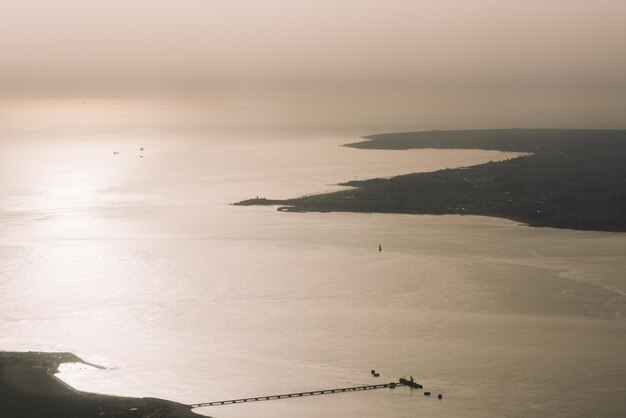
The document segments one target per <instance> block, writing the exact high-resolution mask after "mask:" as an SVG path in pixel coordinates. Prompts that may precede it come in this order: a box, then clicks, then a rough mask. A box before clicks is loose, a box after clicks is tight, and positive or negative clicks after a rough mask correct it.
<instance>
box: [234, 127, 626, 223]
mask: <svg viewBox="0 0 626 418" xmlns="http://www.w3.org/2000/svg"><path fill="white" fill-rule="evenodd" d="M364 138H365V139H366V141H363V142H356V143H352V144H347V145H346V146H348V147H353V148H360V149H385V150H407V149H423V148H438V149H482V150H497V151H509V152H523V153H528V154H527V155H526V156H522V157H518V158H514V159H510V160H506V161H500V162H489V163H486V164H481V165H476V166H472V167H467V168H456V169H446V170H440V171H435V172H430V173H414V174H407V175H402V176H397V177H392V178H389V179H371V180H364V181H349V182H346V183H341V185H344V186H352V188H351V189H349V190H342V191H339V192H333V193H326V194H319V195H312V196H302V197H298V198H293V199H285V200H276V199H266V198H256V199H249V200H244V201H241V202H238V203H236V205H278V206H279V208H278V209H279V210H281V211H286V212H331V211H333V212H367V213H408V214H433V215H444V214H461V215H481V216H494V217H501V218H507V219H512V220H516V221H519V222H523V223H526V224H528V225H531V226H546V227H556V228H568V229H579V230H598V231H616V232H625V231H626V130H570V129H494V130H466V131H424V132H408V133H391V134H381V135H372V136H367V137H364Z"/></svg>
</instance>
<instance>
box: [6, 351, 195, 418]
mask: <svg viewBox="0 0 626 418" xmlns="http://www.w3.org/2000/svg"><path fill="white" fill-rule="evenodd" d="M61 363H85V362H84V361H83V360H81V359H80V358H78V357H77V356H75V355H74V354H71V353H43V352H26V353H18V352H0V416H2V417H3V418H68V417H75V418H92V417H93V418H96V417H97V418H103V417H104V418H107V417H109V418H113V417H116V418H118V417H119V418H139V417H142V418H143V417H151V418H198V417H201V415H198V414H195V413H193V412H192V411H191V408H190V407H189V406H187V405H183V404H179V403H176V402H171V401H167V400H164V399H157V398H127V397H119V396H109V395H99V394H95V393H86V392H80V391H77V390H75V389H73V388H71V387H70V386H68V385H66V384H64V383H63V382H61V381H60V380H59V379H57V378H56V377H55V376H54V374H55V373H56V372H57V371H58V367H59V365H60V364H61ZM85 364H89V363H85ZM92 366H95V365H92ZM95 367H97V366H95Z"/></svg>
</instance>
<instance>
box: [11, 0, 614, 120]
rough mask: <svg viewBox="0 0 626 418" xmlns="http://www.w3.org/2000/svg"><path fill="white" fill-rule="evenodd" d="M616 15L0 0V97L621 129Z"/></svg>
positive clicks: (190, 0)
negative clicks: (362, 110) (311, 100)
mask: <svg viewBox="0 0 626 418" xmlns="http://www.w3.org/2000/svg"><path fill="white" fill-rule="evenodd" d="M624 16H626V3H625V2H623V1H619V0H601V1H595V2H591V1H564V0H549V1H526V2H519V1H494V0H476V1H472V2H467V1H464V0H446V1H419V2H418V1H408V0H393V1H388V2H381V1H374V0H359V1H357V0H343V1H328V0H321V1H320V0H316V1H312V0H303V1H298V2H290V1H284V0H265V1H256V0H245V1H244V0H240V1H226V0H213V1H201V0H186V1H182V2H181V1H176V2H175V1H173V0H157V1H147V0H136V1H133V2H122V1H108V2H105V1H101V0H90V1H79V0H58V1H54V2H50V1H43V0H24V1H20V2H15V1H4V2H3V5H2V14H1V15H0V27H2V31H3V36H2V37H0V59H1V61H2V65H1V66H0V91H1V92H2V93H1V95H0V98H5V99H6V98H15V97H136V96H146V95H148V96H164V97H171V96H189V95H192V96H196V97H197V96H203V97H218V96H219V97H222V96H227V97H240V96H244V97H248V98H249V97H261V96H264V97H267V96H268V94H269V95H270V96H273V97H274V98H276V97H278V98H279V99H277V100H279V101H281V100H282V101H283V102H285V103H288V104H287V105H286V106H290V104H289V103H292V102H293V100H292V99H291V98H290V97H295V96H307V95H308V96H313V97H315V100H317V101H318V102H321V103H337V102H338V101H339V102H341V100H344V99H345V100H346V101H347V102H350V101H351V102H363V101H367V100H370V101H372V102H375V101H379V102H380V101H384V103H382V102H381V107H383V106H384V107H386V108H389V107H390V106H392V107H397V108H398V109H400V108H408V107H411V106H413V107H428V108H431V107H432V108H434V109H436V111H437V112H444V113H445V112H446V111H447V110H450V112H452V113H454V112H457V113H458V112H469V111H474V110H475V109H483V110H484V113H493V114H496V113H499V112H501V109H504V110H505V111H506V112H507V114H509V115H514V114H518V113H527V114H530V113H532V114H533V115H538V114H542V113H543V114H548V113H550V112H552V113H560V116H559V117H558V118H555V121H554V123H553V124H554V125H563V126H572V127H586V126H592V127H614V128H615V127H626V113H625V111H624V110H623V109H626V103H625V99H624V97H626V94H624V93H625V92H626V47H625V41H624V40H625V39H626V27H625V26H624V25H623V24H622V23H623V18H624ZM381 97H382V98H381ZM285 98H286V99H285ZM283 99H284V100H283ZM262 100H265V99H262ZM502 112H503V111H502ZM535 117H536V116H535ZM528 118H529V119H530V118H532V117H531V116H528ZM486 120H488V122H485V124H491V122H489V121H491V120H493V121H496V120H497V116H494V117H492V118H491V119H486ZM511 123H512V124H515V123H516V121H515V119H514V118H512V119H511V122H509V124H511ZM538 125H541V126H551V125H550V123H548V124H546V123H543V124H542V123H541V121H540V123H539V124H538Z"/></svg>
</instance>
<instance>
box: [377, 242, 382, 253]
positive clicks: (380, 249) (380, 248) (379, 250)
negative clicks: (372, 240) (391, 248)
mask: <svg viewBox="0 0 626 418" xmlns="http://www.w3.org/2000/svg"><path fill="white" fill-rule="evenodd" d="M382 250H383V246H382V245H380V244H378V252H381V251H382Z"/></svg>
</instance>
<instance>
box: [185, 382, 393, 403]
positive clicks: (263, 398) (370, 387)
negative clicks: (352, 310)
mask: <svg viewBox="0 0 626 418" xmlns="http://www.w3.org/2000/svg"><path fill="white" fill-rule="evenodd" d="M396 386H405V385H404V384H403V383H395V382H391V383H383V384H380V385H365V386H353V387H349V388H338V389H325V390H314V391H311V392H294V393H285V394H283V395H271V396H256V397H254V398H241V399H230V400H227V401H213V402H200V403H194V404H190V405H189V406H190V407H191V408H200V407H202V406H218V405H232V404H236V403H244V402H258V401H273V400H276V399H287V398H298V397H300V396H314V395H330V394H331V393H343V392H357V391H362V390H373V389H384V388H392V389H393V388H395V387H396Z"/></svg>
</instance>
